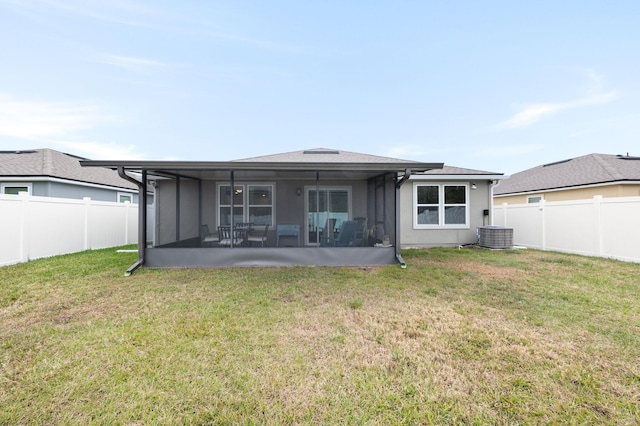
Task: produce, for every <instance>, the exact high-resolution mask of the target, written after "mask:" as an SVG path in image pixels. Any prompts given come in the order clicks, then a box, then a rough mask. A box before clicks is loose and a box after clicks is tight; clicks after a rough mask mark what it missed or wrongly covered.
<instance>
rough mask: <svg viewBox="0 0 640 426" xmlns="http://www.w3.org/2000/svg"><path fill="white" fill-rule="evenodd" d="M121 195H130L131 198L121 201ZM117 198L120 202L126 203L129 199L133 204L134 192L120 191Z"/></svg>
mask: <svg viewBox="0 0 640 426" xmlns="http://www.w3.org/2000/svg"><path fill="white" fill-rule="evenodd" d="M120 197H129V200H125V201H121V200H120ZM116 199H117V200H118V202H119V203H126V202H127V201H129V203H131V204H133V194H132V193H130V192H118V194H117V195H116Z"/></svg>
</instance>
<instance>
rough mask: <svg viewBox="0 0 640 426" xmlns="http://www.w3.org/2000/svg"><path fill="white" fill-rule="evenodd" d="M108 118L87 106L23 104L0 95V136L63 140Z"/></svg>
mask: <svg viewBox="0 0 640 426" xmlns="http://www.w3.org/2000/svg"><path fill="white" fill-rule="evenodd" d="M111 119H112V117H110V116H108V115H106V114H103V113H102V112H101V111H100V109H99V108H98V106H96V105H93V104H90V103H78V102H75V103H73V102H71V103H70V102H39V101H23V100H16V99H13V98H12V97H10V96H7V95H3V94H0V136H9V137H14V138H21V139H37V138H52V137H62V136H66V135H69V134H72V133H74V132H77V131H80V130H84V129H88V128H91V127H93V126H95V125H96V124H98V123H99V122H103V121H108V120H111Z"/></svg>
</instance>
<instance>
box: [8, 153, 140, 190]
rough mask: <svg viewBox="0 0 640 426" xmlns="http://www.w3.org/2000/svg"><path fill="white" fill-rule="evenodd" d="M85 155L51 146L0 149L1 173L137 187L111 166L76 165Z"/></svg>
mask: <svg viewBox="0 0 640 426" xmlns="http://www.w3.org/2000/svg"><path fill="white" fill-rule="evenodd" d="M80 160H85V158H81V157H76V156H74V155H70V154H65V153H63V152H59V151H55V150H52V149H47V148H45V149H33V150H23V151H0V176H2V177H18V176H19V177H31V176H33V177H54V178H59V179H66V180H72V181H77V182H86V183H95V184H100V185H106V186H112V187H116V188H128V189H137V187H136V186H135V185H133V184H132V183H130V182H129V181H127V180H124V179H122V178H121V177H120V176H119V175H118V173H117V172H116V171H114V170H110V169H106V168H86V167H81V166H80Z"/></svg>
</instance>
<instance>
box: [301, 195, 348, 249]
mask: <svg viewBox="0 0 640 426" xmlns="http://www.w3.org/2000/svg"><path fill="white" fill-rule="evenodd" d="M305 198H306V201H305V205H306V212H305V216H306V224H305V229H306V230H307V232H306V233H305V234H306V235H305V243H306V244H312V245H315V244H316V243H317V241H318V237H320V241H323V240H326V239H327V238H333V237H334V236H335V234H336V232H338V231H339V229H340V227H341V226H342V223H343V222H344V221H346V220H349V217H350V216H351V188H348V187H335V188H324V187H320V188H319V190H316V187H307V188H306V193H305Z"/></svg>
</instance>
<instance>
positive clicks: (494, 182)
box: [489, 180, 500, 226]
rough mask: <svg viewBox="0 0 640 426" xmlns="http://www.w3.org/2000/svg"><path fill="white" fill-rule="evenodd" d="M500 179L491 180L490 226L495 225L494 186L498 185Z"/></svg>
mask: <svg viewBox="0 0 640 426" xmlns="http://www.w3.org/2000/svg"><path fill="white" fill-rule="evenodd" d="M499 183H500V181H499V180H490V181H489V226H493V188H495V187H496V186H498V184H499Z"/></svg>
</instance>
